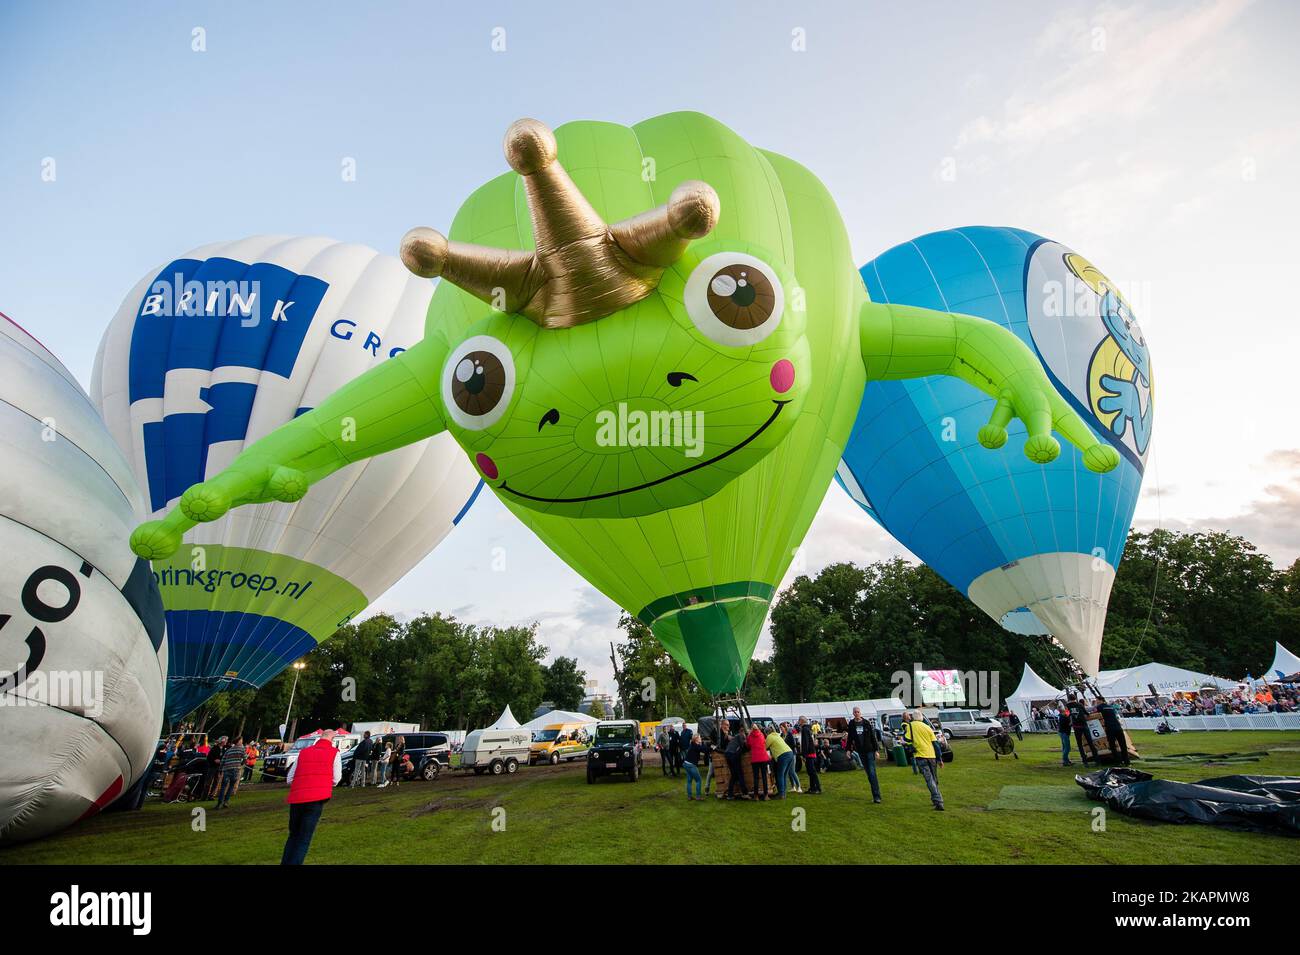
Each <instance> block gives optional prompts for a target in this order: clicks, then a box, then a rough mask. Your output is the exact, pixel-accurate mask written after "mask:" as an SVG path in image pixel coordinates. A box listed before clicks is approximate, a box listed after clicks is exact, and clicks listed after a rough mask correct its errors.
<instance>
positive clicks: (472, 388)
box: [465, 367, 487, 395]
mask: <svg viewBox="0 0 1300 955" xmlns="http://www.w3.org/2000/svg"><path fill="white" fill-rule="evenodd" d="M486 384H487V375H485V374H484V373H483V369H482V367H479V368H475V369H474V374H473V375H471V376H470V379H469V381H467V382H465V390H466V391H468V392H469V393H470V394H471V395H477V394H479V393H480V392H481V391H482V390H483V386H484V385H486Z"/></svg>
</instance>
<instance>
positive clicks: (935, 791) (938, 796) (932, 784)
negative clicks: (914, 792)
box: [916, 756, 943, 809]
mask: <svg viewBox="0 0 1300 955" xmlns="http://www.w3.org/2000/svg"><path fill="white" fill-rule="evenodd" d="M935 762H936V761H935V760H933V759H926V758H925V757H924V756H918V757H916V765H917V766H918V767H920V770H921V775H922V776H924V777H925V786H926V788H927V789H929V790H930V802H932V803H934V804H935V805H936V806H938V807H939V808H940V809H942V808H943V794H942V793H941V792H939V768H938V767H937V766H936V765H935Z"/></svg>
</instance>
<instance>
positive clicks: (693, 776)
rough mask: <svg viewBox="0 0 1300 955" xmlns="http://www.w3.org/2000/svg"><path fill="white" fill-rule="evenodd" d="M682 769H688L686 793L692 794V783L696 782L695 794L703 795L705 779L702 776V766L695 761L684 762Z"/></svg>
mask: <svg viewBox="0 0 1300 955" xmlns="http://www.w3.org/2000/svg"><path fill="white" fill-rule="evenodd" d="M682 769H684V770H686V795H688V796H689V795H690V794H691V783H695V795H697V796H700V795H703V793H704V780H703V779H702V778H700V768H699V767H698V766H696V765H695V764H694V763H682Z"/></svg>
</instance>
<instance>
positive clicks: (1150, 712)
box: [1031, 684, 1300, 721]
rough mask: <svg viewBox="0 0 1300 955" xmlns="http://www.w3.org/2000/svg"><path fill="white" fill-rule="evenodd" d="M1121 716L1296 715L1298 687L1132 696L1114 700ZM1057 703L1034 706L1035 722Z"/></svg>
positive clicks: (1053, 714) (1054, 713)
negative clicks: (1167, 696)
mask: <svg viewBox="0 0 1300 955" xmlns="http://www.w3.org/2000/svg"><path fill="white" fill-rule="evenodd" d="M1116 705H1117V706H1118V707H1119V710H1120V715H1121V716H1123V717H1167V716H1234V715H1243V714H1253V713H1297V712H1300V686H1297V685H1295V684H1277V685H1270V686H1262V687H1260V688H1259V689H1257V690H1254V691H1250V690H1241V689H1238V690H1232V691H1231V692H1223V693H1175V694H1173V696H1171V697H1170V698H1168V699H1164V698H1160V697H1152V696H1134V697H1127V698H1124V699H1119V700H1116ZM1060 707H1061V704H1059V703H1052V704H1045V705H1042V706H1035V707H1034V708H1033V710H1032V714H1031V715H1032V717H1033V719H1034V720H1035V721H1040V720H1043V721H1050V720H1054V719H1056V718H1057V717H1058V715H1059V712H1060Z"/></svg>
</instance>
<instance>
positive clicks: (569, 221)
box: [401, 119, 721, 328]
mask: <svg viewBox="0 0 1300 955" xmlns="http://www.w3.org/2000/svg"><path fill="white" fill-rule="evenodd" d="M505 154H506V161H507V162H509V163H510V168H511V169H513V170H514V171H515V172H517V173H518V174H519V175H520V177H522V179H523V181H524V191H525V194H526V195H527V198H528V212H529V215H530V216H531V218H532V220H533V245H534V247H535V248H534V251H532V252H525V251H520V250H518V249H495V248H490V247H487V246H482V245H473V244H471V243H467V242H452V241H450V240H449V239H447V237H446V236H444V235H443V234H442V233H440V232H438V231H436V230H434V229H430V228H427V227H425V226H420V227H418V228H415V229H412V230H411V231H410V232H408V233H406V235H405V236H404V237H403V238H402V253H401V254H402V261H403V262H404V263H405V264H406V267H407V268H408V269H410V270H411V271H412V272H414V273H415V274H416V275H420V276H423V277H425V278H436V277H438V276H442V278H444V279H446V280H447V281H449V282H451V283H452V284H453V285H455V286H457V287H458V288H461V289H464V290H465V291H466V292H468V293H469V294H471V295H473V296H475V297H476V298H480V299H482V300H483V301H485V302H487V303H489V304H491V305H493V306H494V307H496V308H499V309H500V310H502V311H504V312H509V313H513V314H520V315H524V316H526V317H527V318H530V319H532V321H534V322H536V323H537V324H538V325H540V326H541V327H542V328H571V327H573V326H575V325H581V324H583V323H585V322H593V321H595V320H596V319H598V318H604V317H605V316H606V315H612V314H613V313H614V312H617V311H619V310H620V309H623V308H626V307H628V306H629V305H631V304H633V303H635V302H639V301H640V300H641V299H643V298H645V297H646V296H647V295H649V294H650V293H651V292H652V291H654V289H655V287H656V286H657V285H658V284H659V279H660V277H661V276H662V275H663V273H664V270H665V269H667V268H668V267H669V266H670V265H672V264H673V263H674V262H676V261H677V259H678V258H680V257H681V255H682V253H683V252H685V251H686V246H687V245H688V244H690V242H691V240H692V239H699V238H701V237H703V236H706V235H708V234H709V232H711V231H712V230H713V227H714V226H715V225H716V224H717V221H718V213H719V211H720V208H721V207H720V203H719V202H718V194H717V193H716V192H714V190H713V187H712V186H710V185H709V184H708V183H705V182H700V181H698V180H688V181H686V182H683V183H681V184H680V185H679V186H677V188H676V189H674V190H673V191H672V195H670V196H669V197H668V202H667V203H665V204H664V205H662V206H659V207H658V208H656V209H651V210H650V211H648V212H643V213H641V214H640V215H636V216H633V217H632V218H630V219H624V220H623V221H622V222H616V223H614V224H613V225H606V224H605V220H603V219H602V218H601V217H600V215H599V214H598V213H597V212H596V210H595V209H593V208H592V206H591V203H589V202H588V201H587V198H586V196H584V195H583V194H582V192H581V190H579V189H578V187H577V185H576V184H575V183H574V182H573V180H572V179H570V178H569V174H568V173H567V172H565V171H564V167H563V166H561V165H560V162H559V159H558V150H557V147H556V142H555V134H554V133H553V132H551V130H550V129H549V128H548V127H547V126H546V124H545V123H542V122H539V121H538V120H535V119H520V120H516V121H515V122H514V123H512V124H511V125H510V128H509V129H508V130H506V138H505Z"/></svg>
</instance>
